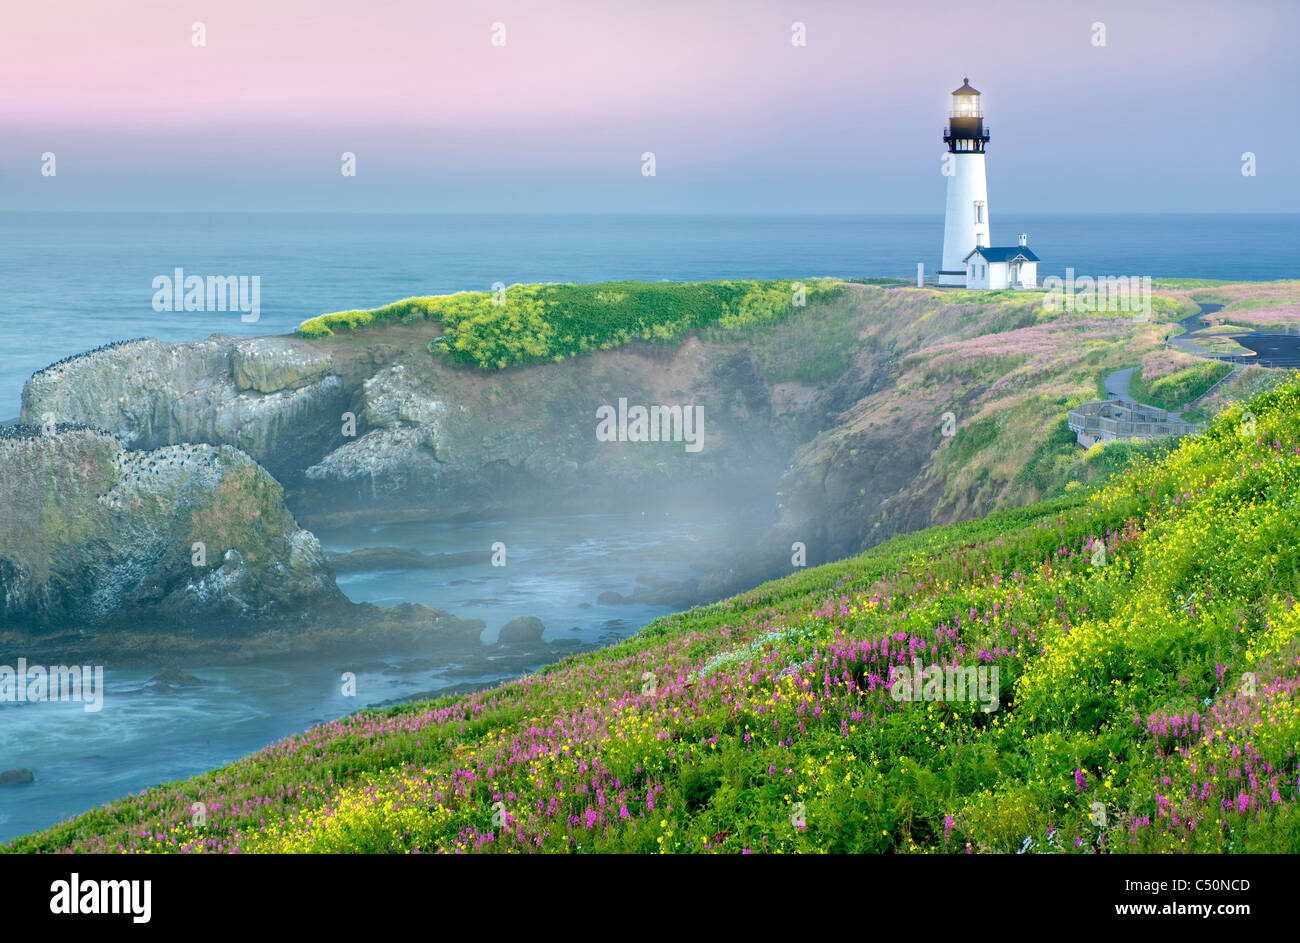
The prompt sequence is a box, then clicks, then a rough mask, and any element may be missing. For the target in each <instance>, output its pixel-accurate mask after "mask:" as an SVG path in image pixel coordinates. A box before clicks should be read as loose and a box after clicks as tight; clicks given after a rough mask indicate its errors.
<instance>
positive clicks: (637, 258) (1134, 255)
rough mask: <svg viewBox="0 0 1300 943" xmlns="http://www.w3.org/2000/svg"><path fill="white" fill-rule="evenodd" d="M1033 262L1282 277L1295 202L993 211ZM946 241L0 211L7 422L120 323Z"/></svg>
mask: <svg viewBox="0 0 1300 943" xmlns="http://www.w3.org/2000/svg"><path fill="white" fill-rule="evenodd" d="M993 226H994V230H993V232H994V237H995V241H996V242H999V244H1010V243H1012V242H1013V241H1014V239H1015V234H1016V233H1018V232H1022V231H1023V232H1027V233H1029V237H1030V238H1029V243H1030V245H1031V246H1032V247H1033V248H1034V250H1035V251H1036V252H1037V253H1038V255H1039V256H1040V257H1041V258H1042V259H1043V264H1042V265H1041V266H1040V274H1042V275H1049V274H1058V275H1059V274H1063V273H1064V270H1065V268H1066V267H1067V266H1070V267H1073V268H1074V269H1075V271H1076V272H1077V273H1078V274H1081V275H1083V274H1093V275H1152V276H1160V275H1165V276H1172V275H1184V276H1199V277H1203V278H1231V279H1274V278H1294V277H1297V275H1300V271H1297V264H1296V261H1295V257H1294V248H1295V246H1296V245H1300V215H1297V214H1285V215H1283V214H1277V215H1214V216H1195V215H1092V216H1087V215H1075V216H1064V215H1031V214H1023V215H1018V216H1017V215H1013V214H1005V215H1000V216H995V217H994V219H993ZM942 243H943V219H942V217H941V216H939V215H934V216H625V215H606V216H552V215H530V216H503V215H480V216H460V215H445V216H431V215H370V214H319V215H306V214H300V215H281V214H261V215H249V214H235V213H229V214H223V213H186V214H182V213H176V214H158V215H156V214H129V213H102V214H81V213H47V214H23V213H0V306H3V307H0V349H2V350H3V351H4V355H3V357H0V420H2V419H8V418H10V417H12V416H14V415H16V414H17V412H18V405H17V404H18V394H19V392H20V390H21V388H22V384H23V381H24V380H25V379H26V378H27V377H28V376H30V375H31V373H32V371H34V370H37V369H39V368H41V367H43V366H45V365H46V364H48V363H51V362H53V361H55V360H58V359H60V358H62V357H65V356H67V355H68V354H71V353H75V352H77V351H80V350H84V349H86V348H88V347H93V346H96V345H98V344H102V343H105V342H108V341H112V340H120V339H122V338H125V337H137V336H142V335H149V336H154V337H159V338H162V339H165V340H189V339H194V338H199V337H206V336H207V335H209V334H212V333H217V332H221V333H227V334H235V335H253V334H270V333H283V332H286V331H289V330H292V329H293V328H294V327H295V326H296V325H297V324H298V323H299V322H301V321H302V320H303V319H304V318H309V317H314V316H315V315H317V314H321V313H323V312H326V311H339V310H345V309H348V308H369V307H375V306H378V305H382V304H386V303H388V302H390V301H396V300H398V299H399V298H405V297H409V296H411V295H418V294H434V293H438V292H448V291H462V290H486V289H488V288H490V287H491V285H492V284H493V283H494V282H498V281H500V282H504V283H505V284H507V285H509V284H513V283H515V282H543V281H576V282H584V281H602V280H606V279H621V278H633V279H664V278H667V279H674V280H679V279H682V280H684V279H709V278H727V277H750V278H761V277H807V276H815V275H842V276H902V277H909V278H910V277H915V274H916V263H917V262H918V261H923V262H925V263H926V268H927V270H929V271H933V270H934V269H935V268H937V267H938V257H939V253H940V249H941V247H942ZM177 267H180V268H183V269H184V270H185V271H186V273H188V274H192V275H204V276H206V275H249V276H251V275H258V276H260V277H261V291H262V298H261V303H262V314H261V319H260V321H258V322H257V323H255V324H248V323H243V322H241V321H240V317H239V315H238V313H231V312H203V313H200V312H181V313H169V312H162V313H160V312H155V311H154V310H153V307H152V299H153V287H152V284H153V279H154V277H155V276H158V275H170V274H171V273H172V271H173V269H175V268H177Z"/></svg>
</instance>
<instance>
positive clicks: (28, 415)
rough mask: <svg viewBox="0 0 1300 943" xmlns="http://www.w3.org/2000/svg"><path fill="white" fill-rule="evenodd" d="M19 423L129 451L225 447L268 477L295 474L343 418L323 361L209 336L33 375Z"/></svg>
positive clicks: (103, 353)
mask: <svg viewBox="0 0 1300 943" xmlns="http://www.w3.org/2000/svg"><path fill="white" fill-rule="evenodd" d="M22 400H23V401H22V415H21V421H22V422H23V423H26V424H28V425H33V426H48V425H49V424H50V423H56V424H57V423H82V424H85V425H88V426H93V427H95V428H99V429H104V430H106V431H108V432H112V433H114V434H116V435H117V436H119V437H120V438H121V440H122V442H123V444H124V445H125V446H126V447H127V448H131V449H154V448H159V447H161V446H164V445H177V444H180V443H206V444H209V445H229V446H232V447H233V448H237V449H239V450H240V451H242V452H244V453H246V454H247V455H248V456H249V457H251V458H252V459H253V460H254V461H257V462H259V463H260V464H262V465H264V466H265V467H266V468H267V469H268V470H270V471H271V472H272V473H273V474H275V475H276V476H277V477H282V476H292V475H294V474H295V473H297V472H299V471H300V470H301V457H302V455H303V454H304V452H305V453H306V454H309V455H314V454H318V453H319V451H320V446H319V444H318V443H319V442H320V440H321V439H322V437H323V436H325V435H326V434H327V430H334V431H337V429H338V427H339V423H340V421H341V420H340V417H341V415H342V413H343V412H344V411H345V410H346V400H345V397H344V394H343V384H342V381H341V380H340V378H339V377H338V376H337V375H336V374H334V373H333V361H332V359H331V358H330V356H329V355H328V354H322V353H320V352H316V351H311V350H307V349H304V348H303V347H302V346H301V345H299V344H295V343H294V342H292V341H290V340H288V339H285V338H275V337H259V338H249V339H245V340H238V339H235V338H231V337H224V336H221V335H214V336H213V337H209V338H208V339H206V340H202V341H195V342H193V343H187V344H168V343H164V342H162V341H157V340H152V339H145V340H136V341H129V342H126V343H122V344H115V345H110V346H108V347H104V348H100V349H98V350H95V351H92V352H90V353H87V354H83V355H81V356H79V357H72V358H69V359H67V360H65V361H62V362H60V363H58V364H55V365H53V366H50V367H47V368H45V369H44V370H41V371H39V372H38V373H36V374H35V375H34V376H32V378H31V379H30V380H28V381H27V384H26V385H25V386H24V387H23V397H22Z"/></svg>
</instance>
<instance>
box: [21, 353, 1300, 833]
mask: <svg viewBox="0 0 1300 943" xmlns="http://www.w3.org/2000/svg"><path fill="white" fill-rule="evenodd" d="M982 434H983V433H981V432H978V431H977V432H974V433H972V435H974V436H976V437H978V436H980V435H982ZM1297 534H1300V379H1298V378H1295V377H1294V376H1293V378H1292V379H1291V380H1290V381H1289V382H1288V383H1286V384H1284V385H1282V386H1280V387H1278V388H1276V389H1274V390H1271V391H1269V392H1266V393H1263V394H1261V395H1259V396H1257V397H1255V398H1254V399H1253V400H1252V401H1251V402H1250V403H1249V405H1248V409H1247V410H1243V409H1242V408H1241V407H1239V406H1234V407H1231V408H1230V409H1229V410H1227V411H1226V412H1225V413H1223V414H1221V415H1220V416H1219V417H1217V418H1216V420H1215V421H1214V423H1213V424H1212V425H1211V427H1210V428H1209V429H1208V430H1207V432H1206V433H1205V434H1203V435H1198V436H1189V437H1186V438H1184V439H1182V440H1181V441H1180V442H1179V443H1178V444H1177V445H1176V446H1173V447H1170V448H1169V449H1167V450H1165V451H1161V452H1159V453H1152V454H1146V455H1142V456H1141V457H1140V458H1139V460H1138V461H1137V462H1135V463H1133V464H1132V465H1130V466H1128V467H1127V468H1125V470H1123V471H1122V472H1120V473H1119V474H1118V475H1117V476H1115V477H1114V478H1112V479H1110V480H1108V481H1107V482H1106V483H1105V484H1104V485H1102V486H1100V487H1083V486H1077V485H1076V486H1074V487H1071V488H1067V489H1066V490H1065V492H1064V493H1063V494H1061V495H1059V496H1058V497H1056V498H1053V499H1051V500H1048V501H1044V502H1040V503H1038V504H1035V505H1033V506H1030V507H1026V508H1022V509H1019V510H1014V511H1007V512H1001V513H997V514H994V515H991V516H989V517H987V518H985V519H982V520H978V521H972V522H969V523H966V524H959V525H954V526H947V527H939V528H933V529H930V530H926V531H921V532H917V533H913V534H908V535H905V536H902V537H898V538H895V539H893V540H891V541H888V542H886V543H884V544H881V545H880V546H878V547H875V548H873V549H872V550H869V551H867V552H866V553H864V554H861V555H859V556H856V557H853V558H851V559H848V560H844V561H841V562H838V563H834V564H830V565H827V566H823V567H819V568H816V569H812V570H807V571H800V572H796V573H794V574H792V575H790V576H788V577H786V578H783V579H780V580H775V581H773V582H769V583H766V584H764V585H762V586H759V587H757V588H755V589H753V590H751V591H750V592H747V593H744V594H742V595H740V596H737V597H735V598H733V599H730V600H726V601H723V602H720V603H717V604H714V605H710V606H704V607H699V608H697V609H693V610H691V611H689V612H685V613H680V614H677V615H673V616H668V617H665V618H663V619H659V620H656V621H655V622H654V623H652V624H650V625H649V626H647V627H646V628H645V629H643V630H642V631H641V632H640V633H639V634H638V635H636V636H635V637H633V638H631V639H629V640H627V641H625V642H623V643H620V644H618V645H615V646H612V647H610V648H607V649H603V650H600V651H597V652H592V653H588V654H584V655H581V656H574V657H570V658H567V659H565V660H563V661H561V662H559V663H557V664H554V665H551V666H549V667H548V668H546V669H543V670H541V671H539V672H537V673H535V674H532V675H530V676H528V677H526V678H523V679H517V680H512V681H509V682H505V683H503V684H501V685H499V686H497V687H494V688H491V689H489V690H486V691H482V692H479V693H476V694H472V695H468V696H458V697H448V698H442V699H439V700H436V701H427V702H419V703H412V704H406V705H401V706H398V707H394V708H390V709H387V710H373V711H363V712H360V713H358V714H356V715H353V716H352V717H349V718H345V719H342V720H339V721H334V722H331V723H329V724H326V725H322V726H320V727H316V728H313V729H312V730H310V731H308V732H306V733H304V734H302V735H300V736H297V737H293V738H290V739H288V740H286V741H283V742H282V743H280V744H276V745H273V746H271V747H268V748H267V749H266V750H264V751H262V752H260V753H258V754H255V755H253V756H250V757H247V758H245V759H242V760H239V761H237V762H235V763H232V764H230V765H228V766H226V767H223V768H222V769H220V770H216V771H213V772H211V773H207V774H204V775H202V776H198V777H195V778H193V779H189V780H183V781H180V782H177V783H172V784H169V785H165V786H159V787H156V788H154V789H150V790H147V791H145V792H144V793H141V794H139V795H136V796H131V797H128V798H124V799H122V800H120V801H118V802H116V803H113V804H111V805H108V806H105V807H103V808H101V809H97V810H95V811H93V812H90V813H87V814H85V815H81V816H77V817H75V818H73V819H70V820H69V821H67V822H65V823H62V824H60V825H57V826H55V827H53V828H51V829H49V830H47V831H45V832H42V833H39V834H35V835H31V836H26V837H23V838H20V839H18V840H17V841H15V842H13V843H12V844H11V845H10V846H9V848H8V850H11V851H25V852H37V851H40V852H55V851H114V850H119V849H120V850H131V851H163V852H165V851H229V850H234V849H238V850H242V851H246V852H346V851H357V852H404V851H413V850H418V851H445V852H459V851H481V852H501V851H505V852H537V851H543V852H560V853H570V852H584V851H585V852H619V853H644V852H660V853H667V852H685V853H713V852H724V853H741V852H744V851H756V852H878V853H879V852H895V853H964V852H972V851H973V852H981V851H989V852H1002V853H1012V852H1016V851H1030V852H1053V853H1056V852H1060V853H1128V852H1138V853H1146V852H1159V853H1188V852H1273V853H1292V854H1294V853H1296V852H1300V785H1298V784H1297V776H1298V775H1300V770H1298V767H1297V753H1298V752H1300V607H1297V606H1296V605H1295V601H1296V598H1297V596H1298V595H1300V541H1297V540H1296V535H1297ZM913 655H916V656H917V657H920V658H921V659H922V661H923V663H924V664H926V665H933V664H949V665H953V664H956V665H959V666H969V665H979V666H983V667H985V668H989V669H991V668H994V667H996V668H997V669H999V673H1000V678H999V681H998V685H997V687H996V688H994V689H991V690H992V691H996V693H997V694H998V703H997V705H996V707H995V708H994V709H992V710H984V709H983V708H984V706H986V705H985V704H982V703H979V702H974V701H972V700H970V699H963V698H952V697H942V696H941V697H938V698H932V699H926V700H921V701H906V700H899V699H898V698H897V697H896V696H895V690H894V688H893V686H892V685H891V684H890V683H889V681H890V676H891V672H893V671H894V670H896V669H898V668H899V667H901V666H904V665H907V664H909V663H910V659H911V657H912V656H913ZM647 678H649V679H650V680H647ZM195 802H202V803H204V805H205V807H206V808H207V809H208V815H207V822H206V824H205V825H203V826H202V827H198V826H196V825H195V824H194V822H193V820H192V816H191V808H192V805H193V803H195ZM1098 810H1101V811H1100V813H1099V811H1098ZM1102 815H1104V818H1103V817H1101V816H1102Z"/></svg>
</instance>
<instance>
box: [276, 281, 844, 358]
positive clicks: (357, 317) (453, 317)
mask: <svg viewBox="0 0 1300 943" xmlns="http://www.w3.org/2000/svg"><path fill="white" fill-rule="evenodd" d="M842 284H843V283H842V282H840V281H838V280H835V279H829V278H819V279H807V280H805V281H795V280H793V279H778V280H766V281H758V280H733V281H717V282H599V283H595V284H545V285H512V286H510V287H509V288H507V289H504V291H503V292H501V293H500V294H495V295H494V294H493V293H491V292H459V293H457V294H453V295H435V296H430V297H424V298H408V299H406V300H404V301H399V302H397V303H396V304H391V305H387V306H385V307H382V308H376V309H374V310H371V311H341V312H337V313H334V314H323V315H321V316H319V317H316V318H311V319H310V320H307V321H304V322H303V323H302V324H301V325H299V327H298V335H299V336H301V337H306V338H312V337H327V336H329V335H331V334H333V333H334V331H335V330H336V329H346V330H349V331H357V330H360V329H363V328H367V327H372V326H375V325H378V324H382V323H384V322H389V321H398V322H401V323H404V324H409V323H412V322H414V321H417V320H427V321H435V322H438V323H440V324H441V325H442V327H443V333H442V335H441V336H439V337H438V338H436V339H435V340H433V341H432V342H431V343H430V345H429V347H430V351H431V352H432V353H434V354H435V355H445V356H448V357H450V358H451V359H452V360H453V361H455V362H456V363H461V364H468V365H473V366H478V367H487V368H493V369H502V368H505V367H512V366H517V365H520V364H528V363H542V362H545V361H548V360H549V361H557V362H558V361H562V360H564V359H566V358H568V357H573V356H576V355H578V354H581V353H584V352H586V351H590V350H608V349H611V348H614V347H619V346H621V345H623V344H626V343H629V342H630V341H635V340H640V341H649V342H653V343H666V344H673V343H677V342H679V341H681V340H682V338H683V337H685V336H686V335H687V334H688V333H689V332H691V331H695V330H699V329H701V328H705V327H714V328H718V329H721V330H723V331H735V330H743V329H746V328H749V327H752V326H755V325H761V324H766V323H774V322H777V321H780V320H781V319H782V318H784V317H786V316H787V315H788V314H790V313H791V312H792V311H795V310H798V308H799V307H800V306H803V305H807V304H812V303H816V302H818V301H822V300H825V299H827V298H830V297H833V296H835V295H836V294H838V293H839V292H840V291H841V290H842Z"/></svg>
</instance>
